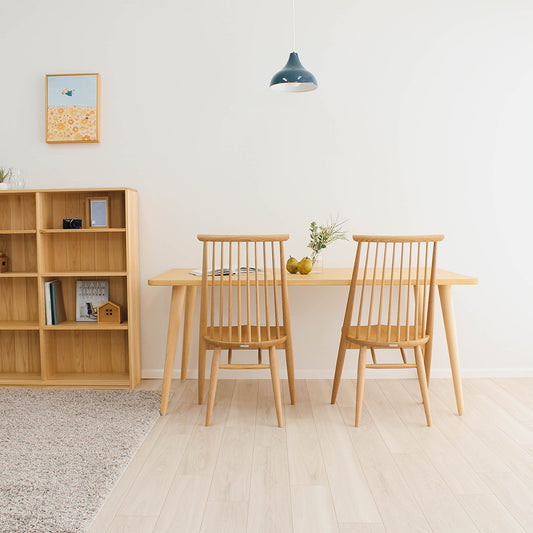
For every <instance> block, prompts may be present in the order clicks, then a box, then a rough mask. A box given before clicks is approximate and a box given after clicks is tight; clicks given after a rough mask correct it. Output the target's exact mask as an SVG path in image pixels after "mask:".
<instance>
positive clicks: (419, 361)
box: [415, 346, 431, 426]
mask: <svg viewBox="0 0 533 533" xmlns="http://www.w3.org/2000/svg"><path fill="white" fill-rule="evenodd" d="M415 359H416V370H417V373H418V382H419V383H420V392H421V393H422V401H423V402H424V411H425V412H426V421H427V424H428V426H431V409H430V406H429V393H428V384H427V381H426V367H425V365H424V355H423V354H422V350H421V348H420V346H415Z"/></svg>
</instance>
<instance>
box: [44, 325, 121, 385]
mask: <svg viewBox="0 0 533 533" xmlns="http://www.w3.org/2000/svg"><path fill="white" fill-rule="evenodd" d="M44 338H45V348H46V354H47V355H46V357H47V359H46V361H47V368H48V373H49V375H50V376H56V379H57V376H58V375H59V376H60V375H61V374H69V375H73V376H77V377H78V378H80V379H83V377H84V376H85V377H87V376H86V375H87V374H89V375H90V374H98V375H102V376H105V375H109V374H114V375H116V374H122V375H127V374H128V367H129V364H128V332H127V331H120V330H115V331H102V330H97V331H87V330H55V329H54V330H50V329H46V330H45V335H44Z"/></svg>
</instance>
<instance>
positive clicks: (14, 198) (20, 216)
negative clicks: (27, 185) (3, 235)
mask: <svg viewBox="0 0 533 533" xmlns="http://www.w3.org/2000/svg"><path fill="white" fill-rule="evenodd" d="M35 221H36V210H35V194H28V193H25V192H19V191H17V192H16V193H15V192H11V191H6V192H2V194H0V231H8V232H18V231H24V230H32V231H35V230H36V223H35Z"/></svg>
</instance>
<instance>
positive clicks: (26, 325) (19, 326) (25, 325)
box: [0, 320, 39, 331]
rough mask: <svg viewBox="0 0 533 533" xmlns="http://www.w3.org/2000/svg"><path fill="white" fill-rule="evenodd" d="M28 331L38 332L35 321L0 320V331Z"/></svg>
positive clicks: (37, 324)
mask: <svg viewBox="0 0 533 533" xmlns="http://www.w3.org/2000/svg"><path fill="white" fill-rule="evenodd" d="M2 330H6V331H29V330H37V331H38V330H39V322H38V321H37V320H0V331H2Z"/></svg>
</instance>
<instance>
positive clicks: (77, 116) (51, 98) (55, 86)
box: [46, 74, 100, 143]
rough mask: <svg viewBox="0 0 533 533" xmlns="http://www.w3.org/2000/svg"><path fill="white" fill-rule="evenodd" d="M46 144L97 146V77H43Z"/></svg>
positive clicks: (94, 75)
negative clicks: (89, 144)
mask: <svg viewBox="0 0 533 533" xmlns="http://www.w3.org/2000/svg"><path fill="white" fill-rule="evenodd" d="M46 142H47V143H97V142H100V74H48V75H47V76H46Z"/></svg>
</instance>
